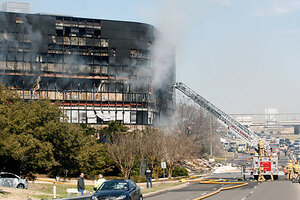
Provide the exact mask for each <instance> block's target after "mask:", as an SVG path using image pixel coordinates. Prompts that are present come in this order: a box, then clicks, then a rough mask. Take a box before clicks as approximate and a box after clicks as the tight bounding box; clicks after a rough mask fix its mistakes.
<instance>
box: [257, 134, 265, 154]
mask: <svg viewBox="0 0 300 200" xmlns="http://www.w3.org/2000/svg"><path fill="white" fill-rule="evenodd" d="M258 149H259V155H260V156H264V154H265V143H264V141H262V139H260V138H259V141H258Z"/></svg>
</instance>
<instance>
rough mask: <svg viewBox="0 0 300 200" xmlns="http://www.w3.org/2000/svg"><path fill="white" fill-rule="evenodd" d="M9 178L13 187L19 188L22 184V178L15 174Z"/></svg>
mask: <svg viewBox="0 0 300 200" xmlns="http://www.w3.org/2000/svg"><path fill="white" fill-rule="evenodd" d="M8 176H9V179H10V180H11V187H17V186H18V184H19V182H20V178H19V177H18V176H17V175H15V174H8Z"/></svg>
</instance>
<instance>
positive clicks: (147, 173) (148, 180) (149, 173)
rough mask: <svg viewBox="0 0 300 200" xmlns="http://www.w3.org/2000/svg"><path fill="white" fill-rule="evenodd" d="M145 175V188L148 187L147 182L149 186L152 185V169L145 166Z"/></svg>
mask: <svg viewBox="0 0 300 200" xmlns="http://www.w3.org/2000/svg"><path fill="white" fill-rule="evenodd" d="M145 175H146V179H147V188H149V182H150V186H151V187H152V171H151V169H149V167H148V168H147V170H146V172H145Z"/></svg>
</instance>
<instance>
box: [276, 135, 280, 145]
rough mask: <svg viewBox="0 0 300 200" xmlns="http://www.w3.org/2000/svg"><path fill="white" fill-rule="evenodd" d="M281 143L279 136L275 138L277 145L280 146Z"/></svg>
mask: <svg viewBox="0 0 300 200" xmlns="http://www.w3.org/2000/svg"><path fill="white" fill-rule="evenodd" d="M279 142H280V138H279V137H278V136H277V137H275V143H277V144H279Z"/></svg>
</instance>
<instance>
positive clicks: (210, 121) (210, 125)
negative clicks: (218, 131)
mask: <svg viewBox="0 0 300 200" xmlns="http://www.w3.org/2000/svg"><path fill="white" fill-rule="evenodd" d="M212 120H213V118H212V114H210V115H209V133H210V137H209V145H210V157H211V158H212V157H213V152H212V140H213V121H212Z"/></svg>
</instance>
